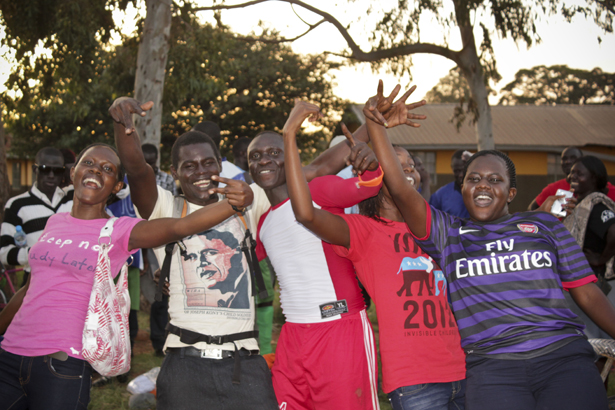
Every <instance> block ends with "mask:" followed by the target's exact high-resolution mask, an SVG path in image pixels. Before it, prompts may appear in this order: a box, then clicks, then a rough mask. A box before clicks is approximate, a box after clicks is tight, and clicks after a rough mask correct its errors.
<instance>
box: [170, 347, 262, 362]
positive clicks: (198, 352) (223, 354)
mask: <svg viewBox="0 0 615 410" xmlns="http://www.w3.org/2000/svg"><path fill="white" fill-rule="evenodd" d="M207 350H209V349H197V348H196V347H192V346H186V347H167V354H169V353H173V354H180V355H181V356H182V357H183V356H190V357H199V358H202V359H214V357H211V356H208V355H207V353H206V351H207ZM235 354H237V355H239V356H254V355H258V354H259V352H258V350H247V349H239V350H237V351H235V350H219V356H220V357H219V358H220V359H231V358H233V357H235Z"/></svg>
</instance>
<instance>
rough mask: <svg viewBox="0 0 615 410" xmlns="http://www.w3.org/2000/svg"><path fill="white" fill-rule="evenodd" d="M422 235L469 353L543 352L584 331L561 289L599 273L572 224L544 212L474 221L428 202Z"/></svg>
mask: <svg viewBox="0 0 615 410" xmlns="http://www.w3.org/2000/svg"><path fill="white" fill-rule="evenodd" d="M427 210H428V212H427V214H428V215H427V224H428V226H427V237H426V238H423V240H417V242H418V244H419V245H420V246H421V247H422V248H423V250H424V251H425V252H426V253H428V254H429V255H431V256H432V258H433V259H435V261H436V262H437V263H438V265H440V266H441V267H442V270H443V272H444V274H445V275H446V279H447V281H448V284H449V292H450V295H451V300H452V305H453V311H454V312H455V318H456V319H457V325H458V326H459V332H460V334H461V346H462V347H463V348H464V349H465V351H466V353H467V354H479V355H489V357H494V358H502V359H525V358H531V357H537V356H541V355H543V354H546V353H549V352H551V351H553V350H556V349H558V348H559V347H561V346H563V345H565V344H567V343H569V342H571V341H573V340H574V337H578V336H582V335H583V333H582V330H583V329H584V327H585V326H584V325H583V323H582V322H581V321H580V320H579V319H578V317H577V316H576V315H575V314H574V313H572V312H571V311H570V310H569V309H568V307H567V304H566V301H565V299H564V295H563V293H562V292H563V290H562V287H563V288H568V289H569V288H574V287H578V286H581V285H584V284H586V283H589V282H592V281H595V280H596V278H595V276H594V274H593V272H592V270H591V268H590V266H589V264H588V263H587V260H586V259H585V256H584V255H583V252H582V251H581V249H580V248H579V246H578V245H577V243H576V241H575V240H574V238H572V236H571V235H570V233H569V232H568V230H567V229H566V227H565V226H564V225H563V224H562V223H561V222H560V221H559V220H557V219H556V218H555V217H553V216H552V215H550V214H547V213H543V212H521V213H517V214H513V215H506V216H504V217H502V218H500V219H497V220H495V221H490V222H487V223H476V222H472V221H470V220H467V219H460V218H457V217H453V216H450V215H448V214H446V213H444V212H441V211H439V210H437V209H435V208H433V207H427Z"/></svg>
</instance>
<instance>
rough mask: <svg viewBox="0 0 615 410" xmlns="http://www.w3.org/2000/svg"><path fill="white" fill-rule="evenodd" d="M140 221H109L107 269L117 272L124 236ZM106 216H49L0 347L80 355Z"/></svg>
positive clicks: (121, 261)
mask: <svg viewBox="0 0 615 410" xmlns="http://www.w3.org/2000/svg"><path fill="white" fill-rule="evenodd" d="M140 221H141V219H137V218H129V217H122V218H119V219H118V220H117V221H115V224H114V225H113V233H112V235H111V243H112V247H111V249H110V250H109V259H110V260H111V270H112V272H117V273H119V271H120V269H121V267H122V265H123V264H124V262H126V259H128V257H129V255H130V254H131V253H134V252H136V251H137V250H138V249H133V250H132V251H130V252H129V251H128V239H129V237H130V232H131V231H132V228H133V227H134V226H135V225H136V224H137V223H139V222H140ZM106 222H107V220H106V219H93V220H83V219H77V218H73V217H72V216H70V214H69V213H60V214H56V215H53V216H52V217H51V218H49V220H48V221H47V226H46V227H45V230H44V231H43V234H42V235H41V237H40V238H39V240H38V242H37V243H36V244H35V245H34V246H32V249H30V254H29V256H28V259H29V261H30V267H31V268H32V273H31V275H32V277H31V279H30V288H29V289H28V292H27V293H26V296H25V298H24V301H23V304H22V305H21V308H20V309H19V311H18V312H17V314H16V315H15V317H14V318H13V321H12V322H11V324H10V326H9V328H8V329H7V331H6V334H5V339H4V341H2V348H3V349H4V350H6V351H8V352H11V353H13V354H18V355H22V356H41V355H46V354H50V353H55V352H58V351H63V352H66V353H68V355H69V356H72V357H76V358H78V359H83V356H81V337H82V333H83V325H84V323H85V315H86V312H87V308H88V303H89V301H90V294H91V292H92V285H93V283H94V271H95V269H96V262H97V259H98V249H99V247H98V237H99V236H100V230H101V229H102V227H103V226H104V225H105V223H106Z"/></svg>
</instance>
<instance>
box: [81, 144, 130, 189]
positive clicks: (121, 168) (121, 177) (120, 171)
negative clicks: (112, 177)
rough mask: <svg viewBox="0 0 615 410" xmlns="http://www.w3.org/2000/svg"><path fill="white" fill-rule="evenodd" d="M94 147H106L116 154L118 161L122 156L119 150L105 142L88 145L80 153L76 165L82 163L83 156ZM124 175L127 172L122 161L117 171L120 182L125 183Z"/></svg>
mask: <svg viewBox="0 0 615 410" xmlns="http://www.w3.org/2000/svg"><path fill="white" fill-rule="evenodd" d="M93 147H105V148H109V149H110V150H111V151H113V152H115V155H117V157H118V159H119V158H120V154H119V153H118V152H117V149H115V147H114V146H111V145H109V144H105V143H103V142H95V143H93V144H90V145H88V146H87V147H85V148H84V149H82V150H81V152H80V153H79V155H77V158H75V165H74V166H77V164H78V163H79V161H81V158H82V157H83V155H84V154H85V153H86V152H87V151H88V150H89V149H90V148H93ZM124 175H126V170H125V169H124V165H122V161H121V160H120V166H119V168H118V169H117V180H118V181H122V182H124Z"/></svg>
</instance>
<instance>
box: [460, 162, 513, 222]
mask: <svg viewBox="0 0 615 410" xmlns="http://www.w3.org/2000/svg"><path fill="white" fill-rule="evenodd" d="M461 194H462V196H463V202H464V204H465V206H466V208H467V209H468V212H469V213H470V219H472V220H473V221H476V222H489V221H493V220H496V219H498V218H501V217H503V216H504V215H507V214H508V204H509V203H510V202H511V201H512V200H513V198H514V197H515V195H516V194H517V189H516V188H510V178H509V175H508V171H507V169H506V164H505V163H504V160H503V159H501V158H499V157H496V156H495V155H484V156H481V157H478V158H476V159H475V160H474V161H472V162H471V163H470V165H469V166H468V169H467V172H466V175H465V179H464V180H463V187H462V190H461Z"/></svg>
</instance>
